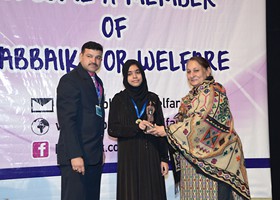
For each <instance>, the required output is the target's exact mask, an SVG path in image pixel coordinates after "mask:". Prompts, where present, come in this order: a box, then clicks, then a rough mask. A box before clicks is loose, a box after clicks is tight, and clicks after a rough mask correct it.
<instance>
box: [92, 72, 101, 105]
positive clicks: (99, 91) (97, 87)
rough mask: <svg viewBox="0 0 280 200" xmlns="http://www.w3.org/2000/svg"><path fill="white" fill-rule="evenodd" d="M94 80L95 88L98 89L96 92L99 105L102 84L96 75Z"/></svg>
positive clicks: (93, 77)
mask: <svg viewBox="0 0 280 200" xmlns="http://www.w3.org/2000/svg"><path fill="white" fill-rule="evenodd" d="M92 80H93V82H94V86H95V90H96V93H97V97H98V102H99V105H100V104H101V98H102V97H101V90H102V89H101V86H100V85H99V83H98V82H97V80H96V78H95V76H92Z"/></svg>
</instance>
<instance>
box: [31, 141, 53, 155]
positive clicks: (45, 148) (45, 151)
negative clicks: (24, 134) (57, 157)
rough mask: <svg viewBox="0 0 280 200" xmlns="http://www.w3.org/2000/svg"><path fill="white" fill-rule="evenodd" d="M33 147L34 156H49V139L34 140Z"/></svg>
mask: <svg viewBox="0 0 280 200" xmlns="http://www.w3.org/2000/svg"><path fill="white" fill-rule="evenodd" d="M32 149H33V150H32V151H33V158H46V157H48V156H49V143H48V142H47V141H43V142H33V143H32Z"/></svg>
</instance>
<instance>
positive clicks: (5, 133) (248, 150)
mask: <svg viewBox="0 0 280 200" xmlns="http://www.w3.org/2000/svg"><path fill="white" fill-rule="evenodd" d="M0 17H1V23H0V156H1V158H2V159H1V161H0V179H16V178H20V177H21V176H20V175H15V174H13V175H10V177H9V176H7V173H5V172H6V170H10V172H12V171H13V169H28V168H33V167H48V166H49V167H53V166H56V153H55V145H56V143H57V140H58V135H59V124H58V123H57V117H56V87H57V85H58V81H59V79H60V77H61V76H62V75H64V74H65V73H68V72H69V71H71V70H72V69H73V68H75V67H76V66H77V64H78V62H79V53H80V49H81V46H82V45H83V44H84V43H85V42H87V41H90V40H92V41H96V42H99V43H101V44H102V45H103V46H104V54H103V62H102V67H101V69H100V71H99V73H98V74H99V76H100V77H101V79H102V80H103V83H104V87H105V96H106V99H105V105H104V106H105V108H106V109H105V112H106V122H107V119H108V113H109V108H110V102H111V100H112V98H113V96H114V95H115V94H116V93H117V92H119V91H121V90H123V84H122V74H121V68H122V64H123V63H124V62H125V61H126V60H127V59H131V58H133V59H137V60H139V61H140V62H141V63H142V65H143V66H144V69H145V72H146V76H147V81H148V86H149V90H151V91H153V92H155V93H157V94H158V95H159V97H160V99H161V101H162V106H163V111H164V116H165V122H166V124H167V125H168V124H170V123H174V120H173V116H174V115H175V114H176V113H177V111H178V107H179V105H180V100H181V98H182V97H183V96H185V95H186V94H187V92H188V91H189V89H190V87H189V85H188V83H187V78H186V62H187V60H188V59H189V58H190V57H192V56H194V55H201V56H203V57H205V58H207V59H208V60H209V61H210V63H211V67H212V71H213V75H214V78H215V79H216V81H218V82H220V83H221V84H223V85H224V86H225V88H226V90H227V95H228V98H229V102H230V106H231V110H232V112H233V116H234V121H235V128H236V131H237V133H238V134H239V136H240V138H241V140H242V143H243V148H244V154H245V158H246V162H247V163H248V165H247V166H248V170H253V171H254V170H257V169H260V168H261V169H263V168H265V169H269V141H268V111H267V81H266V43H265V41H266V39H265V37H266V36H265V27H266V26H265V1H264V0H240V1H238V2H236V1H217V0H191V1H189V0H174V1H168V0H101V1H95V0H29V1H24V0H10V1H1V2H0ZM104 126H105V133H106V134H105V138H104V150H105V152H106V165H107V172H110V173H112V172H113V173H115V172H116V171H115V167H114V168H112V169H113V170H111V168H108V166H111V165H112V164H113V165H115V164H116V163H117V150H118V146H117V141H116V139H114V138H111V137H109V136H108V135H107V124H105V125H104ZM264 163H265V164H264ZM250 173H251V172H250ZM250 173H249V184H250V187H252V188H253V189H252V190H251V192H252V195H253V196H254V195H256V196H263V197H267V196H269V195H271V192H270V189H269V191H265V192H263V193H261V194H259V193H258V192H257V191H261V188H262V187H263V186H264V185H265V187H267V186H269V188H270V184H271V183H270V177H268V178H267V181H261V180H262V178H261V177H260V176H261V174H258V173H256V174H257V176H259V177H255V176H254V178H253V176H251V177H250ZM252 173H253V174H255V172H252ZM30 177H33V175H32V173H31V174H30ZM39 177H40V175H39ZM26 178H28V177H26ZM255 191H256V192H255Z"/></svg>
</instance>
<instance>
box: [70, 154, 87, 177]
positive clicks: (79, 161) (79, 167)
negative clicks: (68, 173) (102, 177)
mask: <svg viewBox="0 0 280 200" xmlns="http://www.w3.org/2000/svg"><path fill="white" fill-rule="evenodd" d="M71 165H72V169H73V170H74V171H75V172H78V173H82V175H84V174H85V165H84V159H83V158H82V157H78V158H72V159H71Z"/></svg>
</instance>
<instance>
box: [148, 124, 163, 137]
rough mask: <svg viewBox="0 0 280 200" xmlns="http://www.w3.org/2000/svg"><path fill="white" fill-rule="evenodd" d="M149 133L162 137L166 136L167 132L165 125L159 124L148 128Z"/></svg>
mask: <svg viewBox="0 0 280 200" xmlns="http://www.w3.org/2000/svg"><path fill="white" fill-rule="evenodd" d="M147 133H148V134H151V135H154V136H160V137H164V136H166V135H167V134H166V132H165V127H164V126H158V125H156V124H155V125H154V126H153V128H151V129H148V130H147Z"/></svg>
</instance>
